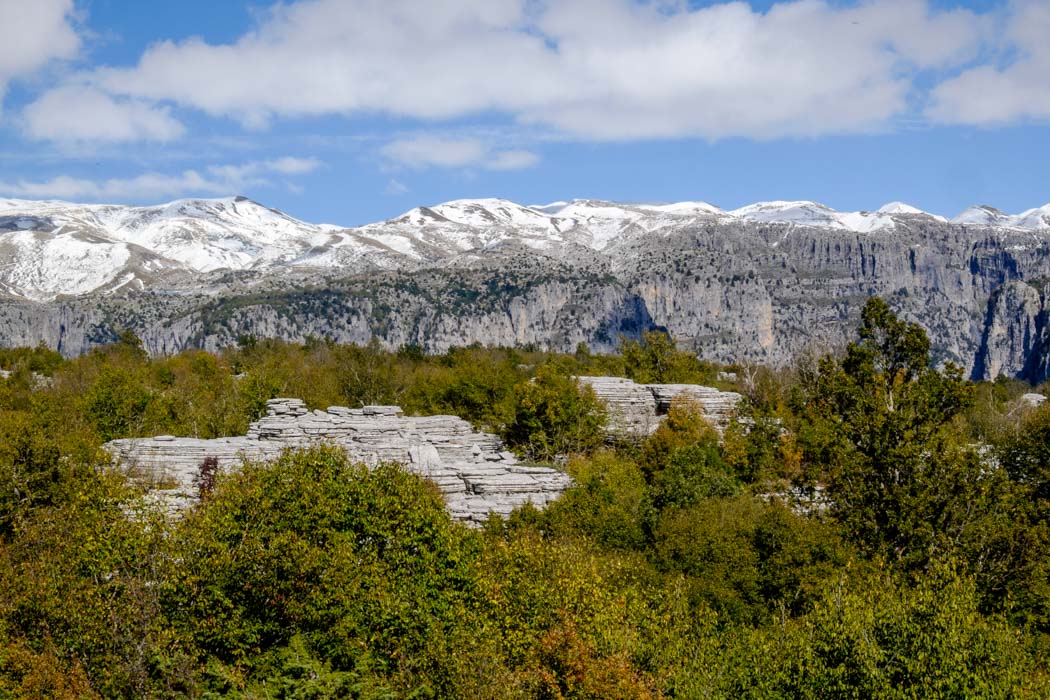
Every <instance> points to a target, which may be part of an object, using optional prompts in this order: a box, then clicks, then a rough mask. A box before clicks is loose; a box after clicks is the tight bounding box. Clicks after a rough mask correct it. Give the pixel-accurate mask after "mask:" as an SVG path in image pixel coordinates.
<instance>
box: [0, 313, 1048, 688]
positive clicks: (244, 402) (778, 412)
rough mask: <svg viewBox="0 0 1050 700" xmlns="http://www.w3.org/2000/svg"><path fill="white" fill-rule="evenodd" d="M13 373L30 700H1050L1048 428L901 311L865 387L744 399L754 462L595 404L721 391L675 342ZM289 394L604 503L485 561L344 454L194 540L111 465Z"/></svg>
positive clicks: (302, 464) (845, 356) (677, 429)
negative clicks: (608, 394)
mask: <svg viewBox="0 0 1050 700" xmlns="http://www.w3.org/2000/svg"><path fill="white" fill-rule="evenodd" d="M0 367H2V368H4V369H5V370H7V371H9V372H10V373H11V374H10V376H9V377H8V378H6V379H4V380H0V698H4V697H33V698H36V697H56V698H84V697H87V698H92V697H106V698H108V697H129V698H130V697H201V698H205V697H242V698H393V697H416V698H426V697H435V698H445V697H449V698H451V697H462V698H475V697H477V698H488V697H491V698H506V697H510V698H513V697H522V698H658V697H680V698H703V697H709V698H737V697H750V698H1015V697H1016V698H1024V697H1033V698H1036V697H1046V695H1047V693H1048V692H1050V685H1048V681H1050V678H1048V676H1047V673H1048V669H1047V664H1046V658H1047V651H1048V649H1050V407H1046V406H1044V407H1043V408H1038V409H1032V408H1026V407H1025V406H1024V405H1023V404H1021V403H1020V402H1019V401H1018V400H1017V398H1018V396H1019V395H1020V394H1021V393H1022V392H1023V391H1025V390H1026V387H1024V386H1022V385H1020V384H1018V383H1014V382H1010V381H1000V382H997V383H995V384H984V385H974V384H972V383H970V382H967V381H964V380H963V379H962V378H961V375H960V373H959V370H958V369H957V368H953V367H950V366H948V367H931V365H930V357H929V343H928V341H927V339H926V336H925V334H924V333H923V332H922V331H921V329H919V328H918V327H916V326H913V325H910V324H908V323H905V322H903V321H901V320H900V319H898V318H896V317H895V316H894V315H893V314H892V313H891V312H890V310H889V308H888V307H887V306H886V305H885V304H883V303H882V302H880V301H878V300H873V301H871V302H870V303H869V304H868V306H867V307H866V308H865V312H864V316H863V322H862V325H861V328H860V330H859V332H858V337H857V339H856V341H855V342H854V343H852V344H851V345H850V346H849V347H848V348H847V349H846V350H845V352H843V353H842V354H840V355H836V356H828V357H823V358H811V359H800V360H799V362H798V364H797V366H796V367H794V368H792V369H790V370H785V371H779V372H773V371H770V370H767V369H763V368H755V367H737V368H730V369H733V370H735V372H736V376H737V377H738V379H737V380H736V381H735V384H734V387H733V388H736V389H737V390H739V391H741V392H742V393H744V395H745V396H746V405H745V407H744V410H743V412H742V415H741V417H740V420H739V421H737V422H736V423H734V424H733V425H731V426H730V428H729V429H728V430H727V431H726V433H725V434H724V435H723V436H719V435H718V434H717V433H716V432H715V431H714V430H713V429H712V428H711V426H709V425H707V424H706V423H705V422H704V420H703V418H702V417H701V415H700V414H699V412H698V410H697V408H696V407H695V406H693V405H690V404H689V403H687V402H683V403H678V404H675V405H674V406H673V407H672V409H671V412H670V414H669V415H668V418H667V420H666V421H665V422H664V423H663V424H662V425H661V427H660V428H659V429H658V430H657V431H656V432H655V433H654V434H653V435H652V436H651V437H649V438H647V439H646V440H644V441H641V442H639V443H631V444H606V443H605V442H604V440H603V439H602V437H601V435H602V423H603V421H604V419H605V416H604V414H603V410H602V407H601V406H600V404H599V403H598V402H597V401H596V400H595V397H594V396H593V394H591V393H590V392H589V391H581V389H580V388H579V387H578V386H577V385H576V383H575V382H574V381H572V379H571V377H572V376H573V375H576V374H611V375H620V376H630V377H633V378H636V379H637V380H639V381H643V382H698V383H706V384H711V383H714V382H716V381H717V379H718V372H717V370H718V368H716V367H713V366H711V365H708V364H705V363H702V362H700V361H698V360H696V359H695V357H692V356H691V355H689V354H687V353H683V352H679V351H677V350H676V349H675V348H674V346H673V344H672V343H670V341H669V340H668V339H667V338H666V337H665V336H662V335H660V334H657V333H651V334H646V335H645V337H644V338H643V340H642V342H640V343H632V342H627V343H625V344H624V346H623V348H622V351H621V353H619V354H617V355H611V356H595V355H591V354H590V353H588V352H587V350H586V349H585V348H582V347H581V348H580V349H579V350H578V351H577V352H576V353H575V354H574V355H554V354H547V353H542V352H536V351H534V350H529V349H516V350H509V349H486V348H479V347H471V348H463V349H457V350H453V351H450V352H448V353H446V354H444V355H441V356H436V357H427V356H424V355H423V354H422V353H421V352H420V351H419V350H418V349H417V348H411V347H406V348H402V349H401V350H400V351H399V352H396V353H390V352H385V351H383V350H381V349H380V348H378V347H376V346H368V347H355V346H338V345H333V344H330V343H326V342H323V341H310V342H307V343H304V344H301V345H300V344H289V343H282V342H273V341H264V340H255V339H251V338H244V339H243V340H242V342H241V343H240V345H239V347H237V348H232V349H230V350H227V351H225V352H223V353H221V354H219V355H213V354H208V353H204V352H190V353H184V354H182V355H179V356H176V357H168V358H154V359H151V358H148V357H146V356H145V354H144V353H143V352H142V351H141V349H140V347H139V346H138V344H137V341H136V340H135V338H134V337H133V336H130V335H126V336H123V337H122V338H121V339H120V340H119V342H117V343H115V344H113V345H111V346H108V347H106V348H104V349H101V350H99V351H96V352H93V353H91V354H89V355H86V356H84V357H80V358H76V359H73V360H65V359H63V358H61V357H60V356H58V355H57V354H55V353H53V352H50V351H48V350H46V349H41V348H36V349H17V350H2V351H0ZM726 388H730V387H726ZM275 396H297V397H301V398H303V399H305V400H306V401H307V403H308V404H310V405H311V406H313V407H321V408H323V407H326V406H328V405H333V404H338V405H361V404H369V403H397V404H399V405H401V406H403V407H404V408H405V409H406V411H408V412H410V413H420V414H423V413H446V412H447V413H455V414H459V415H462V416H464V417H466V418H468V419H470V420H471V421H473V422H474V423H476V424H477V425H479V426H481V427H484V428H487V429H491V430H495V431H498V432H499V433H500V434H502V435H503V436H504V438H505V439H506V440H507V441H508V443H509V444H510V445H512V447H513V448H514V449H516V450H518V451H519V452H520V453H521V454H522V455H523V456H525V457H527V458H529V459H534V460H544V461H554V462H555V463H558V464H563V465H564V466H565V468H566V469H568V470H569V471H570V472H571V473H572V474H573V476H574V477H575V478H576V482H577V486H576V487H574V488H573V489H571V490H569V491H568V492H567V493H566V494H564V496H563V497H562V499H561V500H560V501H558V502H557V503H555V504H554V505H552V506H551V507H549V508H548V509H547V510H545V511H543V512H538V511H536V510H534V509H530V508H526V509H523V510H519V511H517V512H515V513H514V514H513V515H512V516H511V517H510V518H508V519H506V520H501V519H498V518H494V519H492V520H490V522H489V524H488V525H487V527H486V528H485V529H484V530H482V531H471V530H467V529H466V528H464V527H462V526H460V525H458V524H455V523H452V522H450V520H449V518H448V516H447V515H446V513H445V510H444V508H443V506H442V503H441V500H440V495H439V494H438V493H437V491H436V489H435V488H434V487H432V486H431V485H429V484H428V483H426V482H425V481H423V480H421V479H419V478H418V477H416V476H414V475H412V474H409V473H407V472H405V471H404V470H402V469H400V468H399V467H398V466H397V465H386V466H383V467H380V468H378V469H373V470H371V471H370V470H368V469H365V468H364V467H361V466H360V465H356V464H354V463H353V462H352V461H351V460H349V459H348V458H347V456H346V455H345V454H342V453H340V452H338V451H336V450H332V449H320V448H319V449H316V450H312V451H306V452H300V453H289V454H286V455H285V456H284V457H283V458H282V459H280V460H279V461H278V462H277V463H275V464H257V465H248V466H246V467H245V469H243V470H242V471H240V472H239V473H236V474H221V475H219V476H218V479H217V482H216V483H215V484H214V486H213V487H209V488H208V489H206V490H205V491H206V493H205V498H204V499H203V500H202V502H201V503H200V504H199V505H198V506H196V507H195V508H193V509H192V510H191V511H189V512H187V513H186V515H185V517H183V518H181V519H179V520H177V521H167V520H165V519H164V518H163V517H161V516H160V515H159V514H158V513H156V512H154V511H152V510H151V509H150V508H149V507H148V506H147V505H146V502H145V501H144V500H143V499H141V498H140V497H139V496H140V495H141V493H142V490H143V488H144V487H143V485H142V483H141V480H140V479H139V480H137V479H134V478H131V479H129V478H127V477H126V475H123V474H119V473H115V471H114V470H113V469H111V468H108V467H107V462H106V459H105V456H104V454H102V453H101V452H100V450H99V446H100V445H101V444H102V443H103V442H105V441H106V440H110V439H113V438H117V437H126V436H136V435H152V434H158V433H172V434H182V435H192V436H198V437H215V436H221V435H228V434H239V433H241V432H243V431H244V429H245V428H246V427H247V424H248V422H249V421H250V420H252V419H253V418H255V417H257V416H258V415H259V414H260V413H261V411H262V410H263V407H264V405H265V401H266V400H267V399H269V398H272V397H275ZM132 476H134V475H132Z"/></svg>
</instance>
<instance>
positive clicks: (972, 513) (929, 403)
mask: <svg viewBox="0 0 1050 700" xmlns="http://www.w3.org/2000/svg"><path fill="white" fill-rule="evenodd" d="M929 347H930V345H929V340H928V339H927V337H926V333H925V332H924V331H923V330H922V328H921V327H919V326H918V325H915V324H911V323H906V322H905V321H902V320H900V319H898V318H897V317H896V316H895V315H894V314H893V313H892V312H891V311H890V309H889V307H888V306H887V304H886V303H885V302H884V301H882V300H881V299H878V298H872V299H870V300H869V301H868V303H867V304H866V305H865V307H864V311H863V313H862V322H861V326H860V330H859V340H858V341H856V342H852V343H850V344H849V346H848V347H847V349H846V353H845V355H844V357H842V358H841V359H835V358H833V357H831V356H827V357H824V358H823V359H822V360H821V361H820V363H819V369H818V372H817V373H816V375H815V376H812V377H810V378H808V379H809V381H808V382H806V383H805V384H804V386H803V391H802V392H800V393H799V395H797V396H796V398H795V401H796V407H797V409H798V410H799V412H800V413H801V414H802V416H803V420H802V424H801V425H800V428H799V442H800V444H801V447H802V449H803V451H804V455H805V458H806V459H807V460H808V461H809V462H810V463H811V465H810V466H811V467H812V466H815V467H816V468H817V469H816V471H818V472H819V473H822V474H823V476H824V478H826V479H827V483H828V495H829V496H830V498H831V500H832V502H833V508H832V513H833V515H834V517H835V518H836V519H838V520H839V521H840V522H841V523H842V524H843V525H844V526H845V527H846V529H847V531H848V532H849V533H850V535H851V536H852V537H853V538H854V539H855V541H857V542H858V543H860V544H861V546H863V547H865V548H866V549H868V550H869V551H871V552H875V553H879V554H882V555H884V556H887V557H889V558H890V559H891V560H893V561H899V562H902V563H905V564H906V565H908V566H924V565H925V564H926V563H927V562H928V561H930V559H931V558H935V557H937V556H940V555H943V554H945V553H946V552H949V551H953V550H955V549H956V547H957V546H958V545H959V544H960V542H961V540H962V539H963V538H964V537H966V536H967V534H968V533H969V532H970V531H971V529H972V528H973V527H974V526H975V523H976V522H978V521H979V520H980V519H981V518H982V517H984V516H985V515H987V513H988V509H989V503H990V500H992V493H993V492H994V491H995V490H996V489H997V488H999V487H1001V485H1002V483H1001V482H1002V480H1001V478H1000V475H999V474H998V473H997V471H996V470H994V469H989V468H988V467H987V465H986V464H985V463H984V460H983V459H982V457H981V456H980V455H979V454H978V453H977V452H976V451H975V450H974V449H973V448H972V447H970V446H969V445H968V444H967V443H966V441H965V439H964V438H963V437H962V436H960V435H959V434H958V431H957V430H955V428H954V425H953V421H955V419H956V418H957V417H958V416H959V415H960V414H961V413H962V412H963V411H964V410H965V409H966V408H967V407H968V406H969V405H970V402H971V400H972V396H973V388H972V386H971V385H970V384H969V383H968V382H966V381H965V380H964V379H963V378H962V371H961V369H960V368H958V367H955V366H953V365H947V366H946V367H945V368H944V369H943V370H941V369H936V368H933V367H931V366H930V358H929Z"/></svg>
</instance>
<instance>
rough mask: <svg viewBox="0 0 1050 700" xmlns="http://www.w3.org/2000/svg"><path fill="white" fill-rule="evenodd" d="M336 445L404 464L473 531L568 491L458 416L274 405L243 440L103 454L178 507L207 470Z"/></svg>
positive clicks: (560, 478) (119, 446)
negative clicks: (210, 461)
mask: <svg viewBox="0 0 1050 700" xmlns="http://www.w3.org/2000/svg"><path fill="white" fill-rule="evenodd" d="M317 444H332V445H337V446H339V447H342V448H343V449H345V450H346V451H347V453H348V454H349V455H350V457H351V458H352V459H355V460H360V461H362V462H364V463H366V464H370V465H375V464H378V463H380V462H400V463H403V464H405V466H406V467H407V468H408V469H410V470H412V471H414V472H417V473H419V474H420V475H422V476H424V477H425V478H427V479H429V480H430V481H432V482H434V483H435V484H437V486H438V488H440V489H441V492H442V494H443V495H444V497H445V502H446V503H447V505H448V509H449V512H450V513H451V515H452V517H453V518H455V519H457V520H461V521H465V522H467V523H471V524H478V523H481V522H483V521H484V520H486V519H487V518H488V516H489V513H498V514H500V515H506V514H508V513H510V512H511V511H512V510H513V509H514V508H516V507H518V506H520V505H523V504H525V503H532V504H533V505H535V506H536V507H538V508H542V507H544V506H545V505H547V503H549V502H550V501H552V500H554V499H555V498H557V497H558V496H559V495H560V494H561V492H562V491H564V490H565V489H566V488H568V487H569V485H570V484H571V483H572V480H571V479H570V477H569V476H567V475H566V474H564V473H562V472H559V471H557V470H556V469H550V468H547V467H535V466H528V465H525V464H521V463H520V462H518V460H517V459H516V457H515V456H514V455H513V454H512V453H511V452H508V451H507V450H505V449H504V447H503V444H502V442H501V441H500V439H499V438H498V437H496V436H495V435H491V434H489V433H482V432H478V431H476V430H474V429H473V427H471V425H470V423H468V422H467V421H465V420H463V419H462V418H458V417H456V416H422V417H409V416H405V415H404V414H403V413H402V412H401V409H400V408H398V407H397V406H365V407H364V408H361V409H350V408H344V407H341V406H332V407H330V408H329V409H328V410H327V411H319V410H318V411H310V410H309V409H308V408H307V407H306V404H304V403H303V402H302V401H300V400H298V399H273V400H271V401H268V402H267V413H266V415H265V416H264V417H263V418H261V419H260V420H258V421H256V422H254V423H252V424H251V426H250V427H249V429H248V434H247V435H244V436H241V437H230V438H219V439H216V440H197V439H193V438H178V437H172V436H170V435H160V436H157V437H153V438H133V439H126V440H114V441H112V442H109V443H107V444H106V445H104V448H105V449H106V450H108V451H109V453H110V454H112V455H113V456H114V457H115V458H116V459H117V460H118V461H119V463H120V464H121V465H123V466H125V467H127V468H129V469H132V470H134V471H135V472H137V473H138V474H140V475H141V477H142V478H144V479H146V480H148V481H149V482H151V483H153V484H156V485H157V486H158V487H159V488H158V491H159V492H161V495H162V496H163V497H164V499H165V500H166V502H167V503H168V504H169V505H170V506H171V507H172V508H173V509H177V508H181V507H185V506H186V505H188V504H189V503H192V502H193V498H194V494H195V487H194V485H193V480H194V477H195V476H196V475H197V474H198V471H199V469H200V465H201V462H203V461H204V459H205V458H207V457H214V458H215V459H216V460H217V461H218V464H219V467H220V468H222V469H231V468H236V467H238V466H240V465H241V464H242V463H243V461H244V460H272V459H275V458H277V457H278V456H279V455H280V454H281V452H283V451H284V450H285V449H289V448H301V447H308V446H311V445H317Z"/></svg>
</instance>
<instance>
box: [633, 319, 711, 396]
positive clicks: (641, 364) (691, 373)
mask: <svg viewBox="0 0 1050 700" xmlns="http://www.w3.org/2000/svg"><path fill="white" fill-rule="evenodd" d="M620 354H621V355H623V363H624V370H625V371H626V373H627V376H628V377H630V378H631V379H633V380H634V381H636V382H638V383H639V384H673V383H694V384H704V383H710V382H712V381H713V380H714V378H715V367H714V366H713V365H711V364H709V363H706V362H703V361H701V360H700V359H699V358H698V357H697V356H696V355H695V354H693V353H688V352H683V351H681V350H678V348H677V347H676V346H675V342H674V340H673V339H672V338H671V336H670V335H668V334H667V333H666V332H663V331H655V330H654V331H645V332H644V333H642V338H641V340H640V341H639V342H635V341H633V340H627V339H624V341H623V342H622V343H621V345H620Z"/></svg>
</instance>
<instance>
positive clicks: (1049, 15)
mask: <svg viewBox="0 0 1050 700" xmlns="http://www.w3.org/2000/svg"><path fill="white" fill-rule="evenodd" d="M1048 37H1050V4H1048V3H1046V2H1045V0H1015V2H1013V3H1012V6H1011V12H1010V15H1009V17H1008V19H1007V22H1006V27H1005V31H1004V33H1003V41H1002V43H1001V45H1000V47H999V49H1000V56H1001V58H1002V60H1003V63H1002V65H981V66H976V67H974V68H971V69H969V70H966V71H964V72H963V73H962V74H960V75H959V76H957V77H955V78H952V79H950V80H947V81H945V82H943V83H941V84H940V85H938V86H937V87H936V88H935V89H934V91H933V93H932V100H931V104H930V106H929V108H928V110H927V114H928V116H929V117H930V118H931V119H933V120H935V121H939V122H945V123H957V124H977V125H994V124H1001V123H1006V122H1011V121H1015V120H1018V119H1047V118H1050V38H1048Z"/></svg>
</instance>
